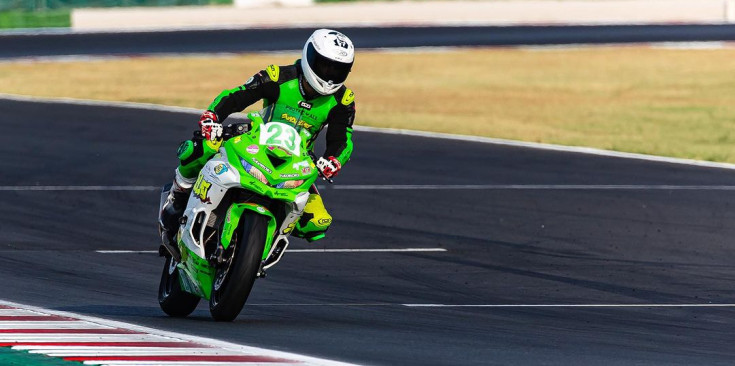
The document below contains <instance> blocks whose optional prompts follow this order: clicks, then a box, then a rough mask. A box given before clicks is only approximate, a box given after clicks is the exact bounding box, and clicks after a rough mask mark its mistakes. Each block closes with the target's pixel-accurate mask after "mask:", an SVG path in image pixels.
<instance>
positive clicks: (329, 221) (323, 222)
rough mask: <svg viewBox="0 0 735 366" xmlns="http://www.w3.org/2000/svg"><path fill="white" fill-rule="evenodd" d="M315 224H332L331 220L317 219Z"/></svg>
mask: <svg viewBox="0 0 735 366" xmlns="http://www.w3.org/2000/svg"><path fill="white" fill-rule="evenodd" d="M317 222H318V223H319V225H329V224H330V223H331V222H332V219H319V221H317Z"/></svg>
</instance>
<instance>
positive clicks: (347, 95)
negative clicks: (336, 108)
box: [342, 89, 355, 105]
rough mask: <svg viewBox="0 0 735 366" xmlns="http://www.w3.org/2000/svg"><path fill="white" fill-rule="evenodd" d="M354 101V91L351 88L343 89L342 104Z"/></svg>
mask: <svg viewBox="0 0 735 366" xmlns="http://www.w3.org/2000/svg"><path fill="white" fill-rule="evenodd" d="M354 102H355V93H354V92H353V91H352V89H347V90H345V95H343V96H342V104H344V105H350V104H352V103H354Z"/></svg>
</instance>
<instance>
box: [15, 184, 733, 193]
mask: <svg viewBox="0 0 735 366" xmlns="http://www.w3.org/2000/svg"><path fill="white" fill-rule="evenodd" d="M319 188H321V189H336V190H366V191H369V190H491V191H492V190H496V191H502V190H510V191H514V190H516V191H523V190H528V191H540V190H551V191H587V190H607V191H615V190H619V191H662V190H663V191H735V186H733V185H671V184H620V185H615V184H348V185H333V186H319ZM160 189H161V187H158V186H0V191H17V192H24V191H44V192H64V191H80V192H87V191H93V192H94V191H133V192H137V191H158V190H160Z"/></svg>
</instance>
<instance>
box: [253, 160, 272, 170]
mask: <svg viewBox="0 0 735 366" xmlns="http://www.w3.org/2000/svg"><path fill="white" fill-rule="evenodd" d="M253 162H254V163H255V164H258V166H259V167H261V168H262V169H263V170H265V171H266V172H267V173H268V174H273V171H272V170H271V169H270V168H269V167H267V166H265V164H263V163H261V162H260V161H259V160H258V159H255V158H253Z"/></svg>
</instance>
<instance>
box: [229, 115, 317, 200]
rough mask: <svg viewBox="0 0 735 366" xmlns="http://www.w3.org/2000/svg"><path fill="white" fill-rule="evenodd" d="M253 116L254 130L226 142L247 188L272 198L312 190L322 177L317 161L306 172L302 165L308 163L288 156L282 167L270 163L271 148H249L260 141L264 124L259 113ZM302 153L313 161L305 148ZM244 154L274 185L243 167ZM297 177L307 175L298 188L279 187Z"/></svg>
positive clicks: (232, 161) (283, 198)
mask: <svg viewBox="0 0 735 366" xmlns="http://www.w3.org/2000/svg"><path fill="white" fill-rule="evenodd" d="M249 117H250V118H251V120H253V121H254V122H253V124H252V129H251V131H250V132H248V133H246V134H243V135H240V136H238V137H236V138H232V139H230V140H228V141H227V142H226V143H225V145H224V148H225V151H226V152H227V161H228V162H229V163H230V164H231V165H232V166H234V167H235V168H236V169H237V171H238V172H239V173H240V185H241V186H242V187H243V188H246V189H248V190H251V191H253V192H256V193H258V194H260V195H263V196H266V197H268V198H272V199H276V200H281V201H294V200H296V196H297V195H298V194H299V193H301V192H306V191H308V190H309V187H310V186H311V185H312V184H313V183H314V182H315V181H316V179H317V178H318V174H317V170H316V168H315V167H314V165H313V163H309V167H308V169H309V172H307V173H306V174H304V172H303V170H301V169H303V168H306V167H298V166H296V167H295V166H294V164H292V163H291V162H290V161H288V160H286V162H285V163H284V164H283V165H281V166H279V167H274V166H273V165H272V164H271V163H270V160H269V158H268V153H267V152H266V151H268V150H267V149H266V148H259V151H258V152H257V153H255V154H251V153H249V152H247V148H248V147H249V146H251V145H258V138H257V136H258V134H257V132H258V129H259V128H260V126H262V125H263V124H262V123H259V121H258V117H256V116H255V115H254V114H252V113H251V114H250V115H249ZM302 150H303V149H302ZM301 154H302V156H301V158H303V159H304V160H305V161H308V162H310V161H311V160H310V158H308V157H307V155H306V152H305V151H302V152H301ZM240 157H242V159H243V160H245V161H246V162H248V163H249V164H251V165H253V166H256V167H259V170H260V171H261V172H262V173H263V175H265V177H266V178H267V179H268V182H270V184H271V185H272V186H268V185H266V184H264V183H263V182H261V181H259V180H257V179H256V178H254V177H253V176H251V175H250V174H249V173H248V172H246V171H245V169H244V168H243V164H242V162H241V161H240ZM258 162H259V163H261V164H264V165H266V166H268V168H269V169H270V170H271V173H268V172H267V171H265V170H264V169H260V165H259V164H258ZM283 175H290V177H283ZM294 177H297V178H301V179H303V180H304V183H302V184H301V185H300V186H298V187H296V188H289V189H282V188H276V187H275V186H276V185H278V184H280V183H284V182H286V181H288V180H292V179H294Z"/></svg>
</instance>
